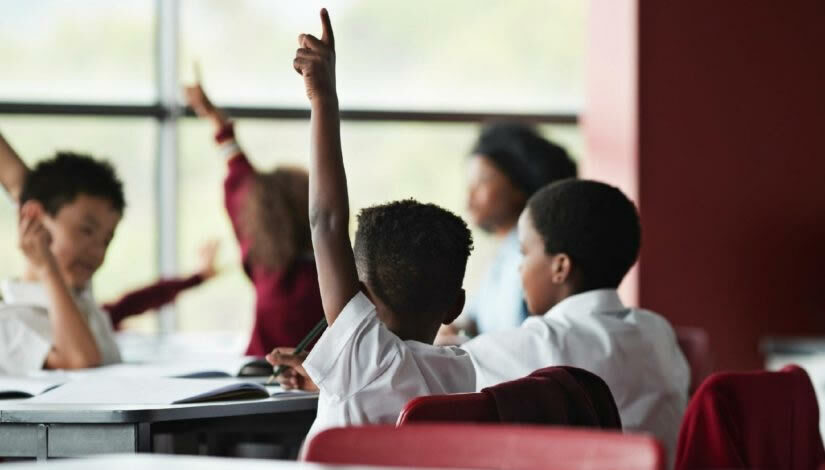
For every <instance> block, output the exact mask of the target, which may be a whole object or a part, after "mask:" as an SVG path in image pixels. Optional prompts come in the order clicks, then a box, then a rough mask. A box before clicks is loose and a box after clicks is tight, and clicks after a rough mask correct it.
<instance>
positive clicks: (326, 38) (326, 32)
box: [321, 8, 335, 49]
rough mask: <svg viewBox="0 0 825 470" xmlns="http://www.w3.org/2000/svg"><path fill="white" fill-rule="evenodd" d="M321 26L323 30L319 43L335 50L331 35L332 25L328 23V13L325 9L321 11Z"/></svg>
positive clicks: (333, 39) (333, 38)
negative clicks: (321, 42)
mask: <svg viewBox="0 0 825 470" xmlns="http://www.w3.org/2000/svg"><path fill="white" fill-rule="evenodd" d="M321 26H322V28H323V30H322V34H321V41H323V42H324V43H325V44H327V45H328V46H329V47H331V48H333V49H335V36H334V35H333V33H332V23H331V22H330V21H329V12H328V11H327V9H326V8H322V9H321Z"/></svg>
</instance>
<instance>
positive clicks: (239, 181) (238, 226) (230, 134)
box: [215, 123, 255, 261]
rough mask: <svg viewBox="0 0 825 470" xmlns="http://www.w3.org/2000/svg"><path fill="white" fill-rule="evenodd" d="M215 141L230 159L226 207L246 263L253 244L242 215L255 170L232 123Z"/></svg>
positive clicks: (224, 189) (220, 131)
mask: <svg viewBox="0 0 825 470" xmlns="http://www.w3.org/2000/svg"><path fill="white" fill-rule="evenodd" d="M215 141H216V142H217V143H218V145H220V146H221V147H222V148H223V150H224V153H225V154H226V155H227V156H229V157H230V158H229V161H228V162H227V167H228V168H227V170H228V171H227V174H226V179H224V183H223V191H224V206H225V207H226V212H227V214H228V215H229V220H230V221H231V222H232V230H233V231H234V233H235V238H237V239H238V244H239V245H240V247H241V255H242V259H243V260H244V261H246V259H247V255H248V254H249V249H250V247H251V245H252V242H251V240H249V238H248V236H247V235H246V234H245V233H244V230H243V228H242V222H241V217H242V216H241V214H242V213H243V207H244V204H245V203H246V198H247V195H248V193H249V190H250V186H251V184H252V180H253V178H254V176H255V169H254V168H253V167H252V164H251V163H250V162H249V160H248V159H247V158H246V155H244V153H243V151H242V150H241V148H240V147H239V146H238V144H237V142H236V141H235V131H234V128H233V125H232V123H227V124H226V125H224V126H223V127H222V128H221V129H220V130H218V132H217V134H215Z"/></svg>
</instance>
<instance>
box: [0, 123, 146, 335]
mask: <svg viewBox="0 0 825 470" xmlns="http://www.w3.org/2000/svg"><path fill="white" fill-rule="evenodd" d="M0 131H2V132H3V135H4V136H5V137H6V140H8V141H9V142H10V143H11V144H12V146H13V147H14V148H15V149H16V150H17V152H18V153H19V154H20V156H21V157H22V158H23V159H24V160H25V162H26V163H27V164H28V165H29V166H32V165H34V164H35V163H36V162H37V161H39V160H42V159H45V158H49V157H51V156H52V155H54V153H55V151H57V150H71V151H75V152H82V153H89V154H91V155H92V156H94V157H95V158H104V159H107V160H109V161H110V162H111V163H112V164H113V165H114V166H115V169H116V170H117V173H118V175H119V176H120V178H121V179H122V180H123V183H124V187H125V192H126V204H127V207H126V211H125V214H124V217H123V220H122V221H121V223H120V224H119V225H118V228H117V231H116V234H115V238H114V239H113V240H112V243H111V245H110V246H109V249H108V251H107V254H106V261H105V263H104V264H103V267H101V269H100V270H99V271H98V272H97V274H96V275H95V277H94V280H93V286H94V291H95V297H96V298H97V299H98V301H101V302H104V301H108V300H112V299H114V298H116V297H118V296H120V295H121V294H123V293H124V292H125V291H126V290H128V289H133V288H135V287H140V286H142V285H144V284H145V283H148V282H151V281H154V280H155V278H156V276H157V269H156V259H155V258H156V255H155V245H156V234H155V232H156V222H155V202H154V194H155V185H154V168H155V163H154V155H155V124H154V122H153V121H152V120H149V119H131V118H128V119H126V118H122V119H112V118H64V117H57V118H50V117H19V116H3V117H2V127H0ZM3 194H5V193H3ZM0 220H2V223H0V246H2V247H3V258H2V259H3V262H2V263H0V278H7V277H13V276H19V275H20V274H21V273H22V270H23V255H22V254H21V253H20V252H19V250H18V249H17V222H16V221H17V215H16V208H15V207H14V206H13V205H12V204H11V203H10V201H8V200H7V199H6V198H3V200H2V201H0ZM153 323H154V322H152V321H151V320H144V321H143V323H141V322H140V321H138V324H141V325H142V326H144V327H146V328H149V327H151V326H152V325H153Z"/></svg>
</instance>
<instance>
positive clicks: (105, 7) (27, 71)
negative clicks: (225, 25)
mask: <svg viewBox="0 0 825 470" xmlns="http://www.w3.org/2000/svg"><path fill="white" fill-rule="evenodd" d="M153 38H154V2H153V1H151V0H118V1H116V2H112V1H107V0H72V1H70V2H67V1H61V0H38V1H35V2H21V1H18V0H0V64H2V70H3V86H2V87H0V100H3V101H61V102H63V101H84V102H90V101H91V102H147V103H148V102H151V101H153V100H154V99H155V96H156V94H155V91H154V73H155V67H154V59H153V54H154V44H153V40H154V39H153Z"/></svg>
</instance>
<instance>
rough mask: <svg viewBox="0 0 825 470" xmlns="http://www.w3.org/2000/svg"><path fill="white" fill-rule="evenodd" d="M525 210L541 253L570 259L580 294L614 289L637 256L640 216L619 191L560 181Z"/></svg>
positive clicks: (590, 183)
mask: <svg viewBox="0 0 825 470" xmlns="http://www.w3.org/2000/svg"><path fill="white" fill-rule="evenodd" d="M527 208H528V210H529V215H530V218H531V220H532V222H533V225H534V226H535V228H536V230H537V231H538V233H539V234H540V235H541V237H542V239H544V245H545V251H546V252H547V253H548V254H559V253H565V254H567V255H568V256H570V258H571V259H572V260H573V268H574V269H578V270H579V273H580V276H581V283H582V285H581V286H579V287H580V290H582V291H584V290H593V289H603V288H616V287H618V286H619V284H620V283H621V282H622V279H623V278H624V276H625V274H627V272H628V271H629V270H630V268H631V267H632V266H633V264H634V263H635V262H636V259H637V258H638V256H639V249H640V247H641V225H640V222H639V214H638V212H637V211H636V206H634V205H633V202H631V201H630V199H628V198H627V196H625V195H624V193H622V192H621V191H620V190H619V189H618V188H615V187H613V186H610V185H607V184H604V183H599V182H597V181H588V180H572V179H571V180H565V181H559V182H557V183H553V184H550V185H548V186H546V187H544V188H542V189H541V190H539V191H538V192H537V193H536V194H535V195H533V197H532V198H530V200H529V201H528V202H527Z"/></svg>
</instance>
